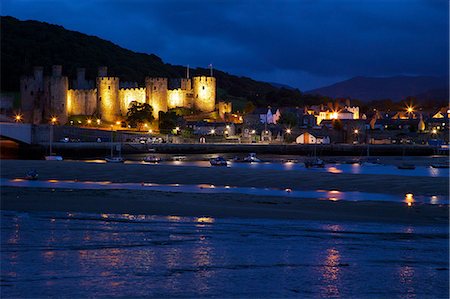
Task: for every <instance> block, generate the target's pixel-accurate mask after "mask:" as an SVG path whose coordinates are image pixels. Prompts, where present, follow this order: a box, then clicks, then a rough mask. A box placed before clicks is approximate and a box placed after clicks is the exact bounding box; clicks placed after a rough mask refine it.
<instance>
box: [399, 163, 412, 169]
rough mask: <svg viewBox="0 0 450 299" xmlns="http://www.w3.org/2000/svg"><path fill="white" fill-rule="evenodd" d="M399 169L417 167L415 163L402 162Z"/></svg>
mask: <svg viewBox="0 0 450 299" xmlns="http://www.w3.org/2000/svg"><path fill="white" fill-rule="evenodd" d="M397 168H398V169H406V170H413V169H416V166H415V165H414V164H409V163H402V164H400V165H398V166H397Z"/></svg>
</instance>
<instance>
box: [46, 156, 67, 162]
mask: <svg viewBox="0 0 450 299" xmlns="http://www.w3.org/2000/svg"><path fill="white" fill-rule="evenodd" d="M45 160H47V161H62V160H63V157H61V156H58V155H50V156H45Z"/></svg>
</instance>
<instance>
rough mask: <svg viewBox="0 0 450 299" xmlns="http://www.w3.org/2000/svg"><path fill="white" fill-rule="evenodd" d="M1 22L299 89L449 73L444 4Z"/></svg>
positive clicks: (182, 5) (35, 2)
mask: <svg viewBox="0 0 450 299" xmlns="http://www.w3.org/2000/svg"><path fill="white" fill-rule="evenodd" d="M1 14H2V15H10V16H13V17H16V18H18V19H20V20H28V19H32V20H39V21H45V22H49V23H52V24H58V25H62V26H64V27H65V28H67V29H70V30H76V31H80V32H82V33H86V34H90V35H96V36H98V37H101V38H104V39H107V40H110V41H112V42H114V43H116V44H118V45H120V46H122V47H124V48H128V49H131V50H134V51H137V52H145V53H154V54H156V55H158V56H159V57H161V58H162V59H163V60H164V61H165V62H168V63H171V64H181V65H187V64H190V65H191V66H193V67H196V66H201V67H207V66H208V64H210V63H212V64H213V65H214V67H215V68H218V69H221V70H223V71H227V72H230V73H232V74H236V75H245V76H249V77H252V78H254V79H257V80H263V81H269V82H279V83H284V84H288V85H291V86H294V87H299V88H300V89H302V90H308V89H312V88H316V87H321V86H324V85H328V84H331V83H335V82H337V81H340V80H343V79H348V78H351V77H354V76H391V75H401V74H404V75H437V76H444V75H447V74H448V66H449V63H448V50H449V49H448V48H449V46H448V43H449V37H448V35H449V32H448V31H449V30H448V28H449V20H448V16H449V4H448V1H447V0H435V1H433V0H367V1H364V0H292V1H265V0H258V1H256V0H254V1H206V0H205V1H167V0H166V1H144V0H141V1H137V0H126V1H125V0H121V1H119V0H115V1H114V0H111V1H94V0H92V1H87V0H86V1H85V0H75V1H74V0H54V1H49V0H47V1H44V0H42V1H41V0H2V7H1Z"/></svg>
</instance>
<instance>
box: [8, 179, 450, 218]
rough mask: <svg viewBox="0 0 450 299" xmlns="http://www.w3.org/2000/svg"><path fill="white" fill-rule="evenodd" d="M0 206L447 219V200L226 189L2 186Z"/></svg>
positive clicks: (180, 213)
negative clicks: (358, 198)
mask: <svg viewBox="0 0 450 299" xmlns="http://www.w3.org/2000/svg"><path fill="white" fill-rule="evenodd" d="M1 210H4V211H20V212H44V211H46V212H52V211H54V212H68V213H73V212H83V213H99V214H108V213H113V214H135V215H159V216H180V217H212V218H242V219H286V220H313V221H337V222H358V223H365V222H371V223H391V224H392V223H395V224H406V225H448V220H449V219H448V206H437V205H429V204H415V205H413V206H412V207H408V206H407V205H406V204H404V203H394V202H375V201H372V202H369V201H360V202H348V201H327V200H319V199H300V200H296V199H289V198H282V197H268V196H252V195H242V194H239V195H236V194H234V195H233V196H230V195H229V194H215V195H214V196H211V195H209V194H189V193H172V192H159V191H135V190H133V191H130V190H69V189H41V188H39V189H35V188H16V187H2V190H1Z"/></svg>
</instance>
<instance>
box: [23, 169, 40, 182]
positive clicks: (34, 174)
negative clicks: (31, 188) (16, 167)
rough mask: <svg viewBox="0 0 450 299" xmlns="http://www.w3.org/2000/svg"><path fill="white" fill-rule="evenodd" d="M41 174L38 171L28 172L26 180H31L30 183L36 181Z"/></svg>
mask: <svg viewBox="0 0 450 299" xmlns="http://www.w3.org/2000/svg"><path fill="white" fill-rule="evenodd" d="M38 176H39V174H38V173H37V171H36V170H34V169H33V170H30V171H28V172H27V175H26V176H25V179H27V180H30V181H35V180H37V179H38Z"/></svg>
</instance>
